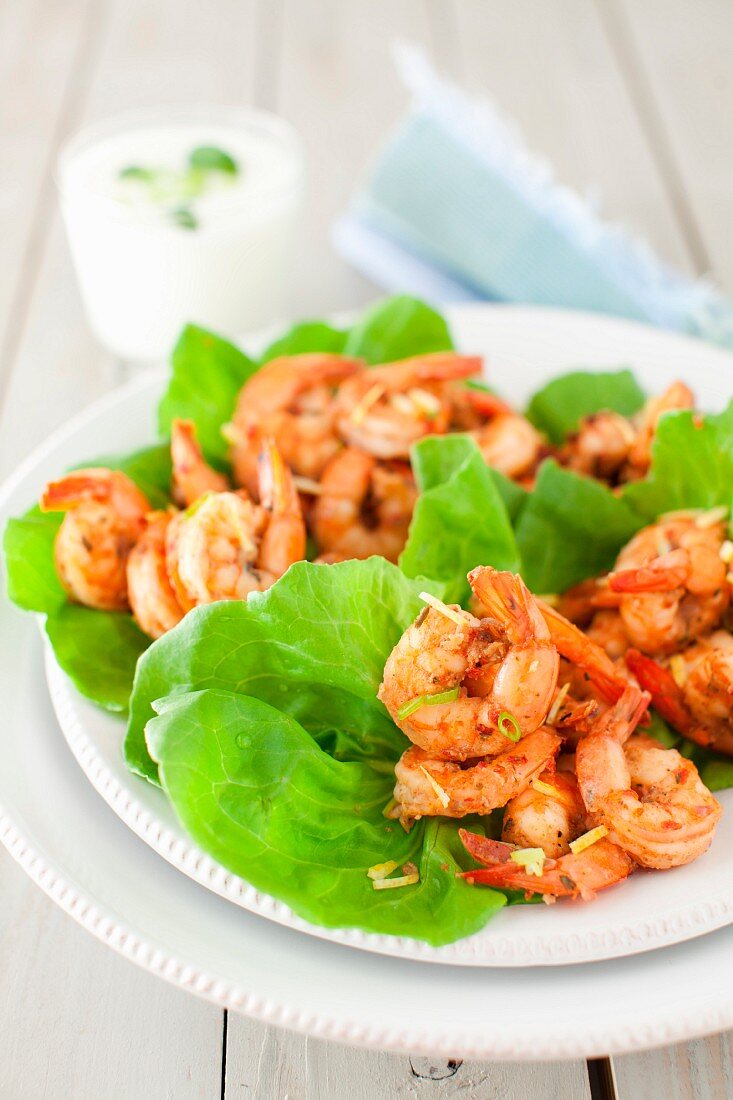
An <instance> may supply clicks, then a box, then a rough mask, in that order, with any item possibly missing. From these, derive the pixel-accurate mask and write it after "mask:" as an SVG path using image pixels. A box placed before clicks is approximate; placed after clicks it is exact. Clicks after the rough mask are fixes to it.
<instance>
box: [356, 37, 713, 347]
mask: <svg viewBox="0 0 733 1100" xmlns="http://www.w3.org/2000/svg"><path fill="white" fill-rule="evenodd" d="M397 63H398V67H399V69H400V71H401V74H402V77H403V80H404V81H405V83H406V85H407V87H408V88H409V90H410V91H411V93H412V98H413V103H412V107H411V109H410V111H409V113H408V114H407V117H406V118H405V119H404V120H403V122H402V124H401V125H400V126H399V127H398V129H397V131H396V132H395V133H394V135H393V136H392V138H391V139H390V140H389V142H388V144H387V146H386V148H385V149H384V150H383V152H382V154H381V157H380V158H379V160H378V163H377V165H376V168H375V169H374V171H373V174H372V176H371V178H370V179H369V180H368V181H367V183H366V186H365V187H364V188H363V190H362V191H361V193H360V194H359V195H358V196H357V198H356V199H355V201H354V203H353V205H352V207H351V209H350V210H349V211H348V213H347V214H346V215H345V216H344V217H343V218H342V219H341V220H340V221H339V222H338V223H337V225H336V226H335V228H334V244H335V247H336V248H337V250H338V251H339V252H340V253H341V254H342V255H343V256H344V257H345V258H346V259H348V260H349V261H350V262H351V263H353V264H354V266H356V267H358V268H359V269H360V270H362V271H363V272H364V273H365V274H367V275H368V276H369V277H370V278H371V279H373V280H374V281H375V282H377V283H379V284H380V285H382V286H385V287H387V288H388V289H390V290H409V291H411V292H413V293H417V294H422V295H424V296H425V297H428V298H432V299H433V300H435V301H465V300H479V299H486V298H492V299H499V300H503V301H511V302H532V303H536V304H540V305H556V306H569V307H573V308H576V309H588V310H596V311H599V312H603V313H612V314H616V315H618V316H620V317H629V318H633V319H635V320H640V321H647V322H649V323H651V324H655V325H659V326H661V327H663V328H668V329H678V330H680V331H682V332H687V333H690V334H693V335H697V336H701V337H703V338H705V339H707V340H710V341H713V342H715V343H719V344H724V345H727V346H730V347H733V307H731V305H730V304H729V303H728V302H727V301H726V299H725V298H724V297H723V296H722V295H721V294H720V292H719V291H718V290H716V288H715V287H714V286H713V285H712V284H711V283H710V282H709V281H707V280H704V279H703V280H693V279H690V278H688V277H686V276H684V275H682V274H680V273H678V272H676V271H673V270H672V269H670V268H668V267H666V266H665V265H663V264H662V263H661V262H660V261H659V260H658V259H657V257H656V256H655V255H654V254H653V252H652V251H651V249H650V248H649V246H648V245H647V244H645V243H644V242H642V241H638V240H633V239H631V238H630V237H629V236H628V234H627V233H626V232H625V231H624V230H622V229H620V228H619V227H617V226H613V225H609V224H608V223H606V222H604V221H602V220H601V219H600V217H599V216H598V215H597V213H596V212H595V210H594V209H593V207H592V206H591V204H590V203H589V202H588V201H587V200H585V199H584V198H582V197H581V196H580V195H578V194H576V193H575V192H574V191H572V190H570V189H569V188H567V187H564V186H561V185H560V184H558V183H557V182H556V181H555V179H554V177H553V173H552V170H551V168H550V167H549V165H548V164H547V163H546V162H545V161H543V160H541V159H540V158H539V157H537V156H536V155H535V154H533V153H531V152H530V151H529V150H528V149H527V147H526V145H525V144H524V142H523V140H522V138H521V135H520V134H519V133H518V132H517V130H516V128H515V127H514V126H513V125H512V124H510V123H509V122H508V121H507V120H506V119H504V118H503V117H502V116H501V115H500V113H499V112H498V110H497V109H496V107H495V106H494V105H493V104H492V103H491V102H490V101H488V100H487V99H480V100H477V99H474V98H472V97H470V96H468V95H466V94H465V93H464V92H463V91H461V89H459V88H457V87H455V86H454V85H452V84H450V83H448V82H446V81H444V80H442V79H440V78H439V77H438V76H436V74H435V73H434V72H433V70H432V69H431V67H430V65H429V63H428V61H427V59H426V58H425V56H424V54H423V53H422V52H421V51H419V50H416V49H414V48H412V47H405V46H403V47H400V48H399V49H398V50H397Z"/></svg>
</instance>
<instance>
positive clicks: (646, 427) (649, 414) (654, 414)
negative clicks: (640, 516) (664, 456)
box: [626, 382, 695, 480]
mask: <svg viewBox="0 0 733 1100" xmlns="http://www.w3.org/2000/svg"><path fill="white" fill-rule="evenodd" d="M694 402H695V398H694V396H693V393H692V390H690V389H689V387H687V386H686V385H685V384H684V382H673V383H672V385H671V386H669V387H668V388H667V389H666V390H665V391H664V393H662V394H660V395H659V396H658V397H650V398H649V400H648V401H647V402H646V404H645V405H644V408H643V409H642V410H641V412H640V413H638V414H637V416H636V417H635V418H634V426H635V429H636V438H635V440H634V443H633V445H632V447H631V448H630V450H629V456H628V467H627V471H626V480H632V479H634V478H639V477H644V475H645V474H646V472H647V470H648V469H649V465H650V463H651V456H652V443H653V442H654V436H655V433H656V430H657V425H658V424H659V419H660V417H661V416H663V415H664V413H667V412H673V411H674V410H676V409H691V408H692V407H693V405H694Z"/></svg>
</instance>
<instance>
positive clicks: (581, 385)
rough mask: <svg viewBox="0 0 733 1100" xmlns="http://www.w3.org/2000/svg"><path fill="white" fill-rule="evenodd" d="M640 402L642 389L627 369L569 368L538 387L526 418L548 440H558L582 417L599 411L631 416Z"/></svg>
mask: <svg viewBox="0 0 733 1100" xmlns="http://www.w3.org/2000/svg"><path fill="white" fill-rule="evenodd" d="M643 404H644V392H643V390H642V389H641V388H640V386H639V384H638V382H637V381H636V379H635V378H634V376H633V374H632V373H631V371H630V370H628V369H622V370H615V371H583V370H578V371H570V372H569V373H568V374H563V375H561V376H560V377H559V378H553V379H552V381H550V382H548V383H547V385H546V386H543V387H542V389H541V390H538V391H537V393H536V394H535V395H534V397H533V398H532V399H531V401H530V403H529V405H528V406H527V417H528V419H529V420H531V421H532V423H533V424H534V425H535V427H536V428H539V430H540V431H542V432H544V433H545V435H547V436H548V437H549V439H550V441H551V442H552V443H562V441H563V440H564V439H565V436H566V435H568V434H569V433H570V432H574V431H575V430H576V429H577V427H578V424H579V422H580V420H582V418H583V417H584V416H590V415H591V414H592V413H596V412H601V411H602V410H606V409H608V410H611V411H612V412H617V413H621V415H622V416H633V414H634V413H635V412H638V411H639V409H640V408H641V407H642V405H643Z"/></svg>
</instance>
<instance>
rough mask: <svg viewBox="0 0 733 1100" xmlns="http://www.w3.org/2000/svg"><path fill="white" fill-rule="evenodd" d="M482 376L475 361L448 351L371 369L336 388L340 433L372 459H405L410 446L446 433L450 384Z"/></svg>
mask: <svg viewBox="0 0 733 1100" xmlns="http://www.w3.org/2000/svg"><path fill="white" fill-rule="evenodd" d="M480 371H481V359H480V358H479V357H477V356H472V355H458V354H457V352H448V351H446V352H433V353H432V354H430V355H417V356H415V357H414V358H411V359H403V360H400V361H399V362H396V363H384V364H382V365H381V366H378V367H370V368H369V369H368V370H364V371H362V372H361V373H360V374H357V375H355V376H354V377H353V378H348V379H347V380H346V381H345V382H343V383H342V384H341V386H340V387H339V391H338V396H337V399H336V404H337V408H338V414H337V423H338V430H339V432H340V434H341V436H342V437H343V438H344V439H345V440H346V442H347V443H349V444H350V445H351V446H352V447H359V448H360V449H361V450H363V451H368V452H369V454H373V455H374V456H375V457H376V458H404V459H406V458H409V456H410V448H411V447H412V445H413V443H417V441H418V440H419V439H422V438H423V437H424V436H426V435H442V434H443V433H445V432H446V431H447V430H448V427H449V425H450V421H451V415H452V402H451V395H452V391H451V388H450V383H452V382H455V381H456V380H458V379H462V378H470V377H472V376H474V375H476V374H479V373H480Z"/></svg>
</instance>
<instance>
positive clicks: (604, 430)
mask: <svg viewBox="0 0 733 1100" xmlns="http://www.w3.org/2000/svg"><path fill="white" fill-rule="evenodd" d="M635 439H636V433H635V431H634V429H633V427H632V426H631V423H630V421H629V420H628V419H627V417H625V416H621V414H620V413H615V412H610V411H605V410H604V411H602V412H597V413H593V414H592V415H591V416H586V417H584V418H583V419H582V420H581V421H580V424H579V425H578V430H577V431H576V432H574V433H573V434H572V435H570V436H569V437H568V439H567V440H566V441H565V443H564V444H563V446H562V447H561V448H560V453H559V454H558V459H559V461H560V462H561V463H562V464H563V465H564V466H567V467H569V468H570V469H571V470H577V472H578V473H580V474H584V475H585V476H586V477H595V478H598V479H599V480H601V481H611V482H612V481H615V480H616V479H617V478H618V475H619V472H620V471H621V470H622V468H623V467H624V465H625V464H626V463H627V461H628V458H629V452H630V450H631V448H632V447H633V445H634V442H635Z"/></svg>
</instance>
